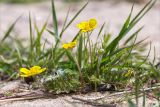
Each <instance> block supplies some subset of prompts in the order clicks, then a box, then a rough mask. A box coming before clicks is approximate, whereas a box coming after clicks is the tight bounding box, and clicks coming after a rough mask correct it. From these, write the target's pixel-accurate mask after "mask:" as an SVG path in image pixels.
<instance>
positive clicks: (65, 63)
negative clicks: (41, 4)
mask: <svg viewBox="0 0 160 107" xmlns="http://www.w3.org/2000/svg"><path fill="white" fill-rule="evenodd" d="M155 2H156V0H151V1H149V2H148V3H147V4H146V5H145V6H144V8H142V10H140V12H139V13H138V14H137V15H135V17H133V18H132V12H133V7H134V5H133V6H132V8H131V12H130V14H129V16H128V17H127V19H126V21H125V23H124V24H123V27H122V29H121V30H120V32H119V34H118V35H117V36H116V37H115V38H114V39H111V37H112V34H111V33H109V32H105V30H104V28H105V23H104V24H103V25H102V26H101V27H100V29H99V32H98V33H97V34H94V33H93V32H94V30H95V29H97V26H98V24H99V23H98V20H97V19H95V18H91V19H88V20H85V21H82V22H80V23H79V24H77V29H79V31H78V32H77V34H76V35H75V37H74V38H73V39H71V40H70V41H69V42H67V43H65V42H63V40H62V37H63V35H64V32H65V31H66V30H67V29H68V28H69V26H70V25H71V24H72V22H73V21H74V20H75V19H76V18H77V16H78V15H79V14H80V13H81V12H82V11H83V9H84V8H85V7H86V6H87V4H88V3H86V4H85V5H84V6H83V7H82V8H81V9H80V10H79V11H78V12H77V13H76V14H75V16H73V17H72V18H71V20H68V15H69V11H68V12H67V15H66V19H65V21H64V24H63V27H62V29H61V30H59V27H58V20H57V16H56V15H57V13H56V9H55V5H54V1H53V0H52V19H53V30H51V29H48V28H47V22H48V19H47V21H46V22H45V23H44V25H43V26H42V28H41V29H39V28H38V26H37V25H36V23H34V22H32V18H31V16H30V15H29V29H30V39H29V43H28V44H27V45H26V46H25V45H23V43H22V41H19V40H18V39H15V38H9V39H11V40H13V41H14V42H13V43H14V44H15V45H14V47H12V45H10V44H9V43H7V42H4V43H3V42H2V43H1V45H0V46H1V48H0V52H1V53H0V54H1V63H0V68H1V72H4V73H5V74H7V75H9V76H11V77H12V75H13V74H14V75H15V74H17V75H20V76H21V77H24V79H25V80H27V79H28V78H33V80H35V79H37V80H38V82H37V84H41V85H43V87H44V88H45V89H46V90H48V91H50V92H54V93H69V92H71V91H81V92H82V90H83V91H84V90H85V91H87V88H88V87H89V89H88V90H90V91H103V90H109V89H107V87H104V86H105V85H103V84H110V85H112V86H114V88H113V89H112V91H113V90H121V89H125V88H126V87H128V86H129V87H131V88H132V89H133V90H134V91H135V96H136V99H138V97H139V93H140V91H139V89H141V88H143V87H144V85H145V84H148V83H149V82H150V80H152V78H153V79H157V80H158V76H159V68H156V67H155V65H154V63H152V62H151V61H150V60H148V56H149V53H150V50H151V49H150V50H149V52H148V55H146V56H144V55H142V54H141V52H142V51H145V46H146V44H145V43H143V42H144V40H145V39H144V40H140V41H137V40H136V39H137V36H138V33H139V32H140V31H141V30H142V29H143V27H140V28H139V29H137V30H136V31H135V32H133V33H132V34H130V33H129V32H130V31H132V29H133V28H134V27H135V26H136V24H137V23H138V22H139V21H140V20H141V19H142V18H143V16H144V15H145V14H146V13H147V12H148V11H149V10H150V9H151V8H152V7H153V5H154V4H155ZM14 24H15V23H14ZM14 24H13V25H12V26H11V28H10V29H9V31H8V32H7V35H5V36H4V38H3V39H2V41H4V40H5V39H6V38H7V37H9V36H8V35H10V32H11V31H12V29H13V26H14ZM33 25H34V29H33ZM33 30H35V31H36V35H35V34H34V33H33ZM59 31H60V32H59ZM44 32H49V34H50V35H51V36H53V37H54V38H53V40H54V41H53V43H52V44H48V42H47V40H45V41H42V36H43V33H44ZM93 36H94V38H96V42H93V39H92V37H93ZM122 41H124V42H123V43H121V42H122ZM46 44H47V45H50V48H46ZM6 59H8V60H6ZM15 67H16V68H15ZM14 68H15V71H16V72H14ZM19 68H21V69H20V73H18V71H19ZM8 72H9V73H8ZM42 72H43V73H42ZM40 73H41V75H37V74H40ZM35 82H36V80H35ZM28 83H29V82H28ZM41 88H42V87H41ZM130 102H131V101H130ZM136 103H138V100H136Z"/></svg>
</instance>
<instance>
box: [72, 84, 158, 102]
mask: <svg viewBox="0 0 160 107" xmlns="http://www.w3.org/2000/svg"><path fill="white" fill-rule="evenodd" d="M158 88H160V86H155V87H148V88H145V89H140V92H146V91H150V90H154V89H158ZM133 92H134V91H133V90H129V91H123V92H118V93H114V94H110V95H104V96H100V97H96V98H93V97H92V98H85V99H81V100H85V101H88V100H90V101H91V100H100V99H103V98H109V97H113V96H117V95H122V94H129V93H133ZM72 98H73V97H72ZM73 99H75V97H74V98H73ZM79 99H80V98H79Z"/></svg>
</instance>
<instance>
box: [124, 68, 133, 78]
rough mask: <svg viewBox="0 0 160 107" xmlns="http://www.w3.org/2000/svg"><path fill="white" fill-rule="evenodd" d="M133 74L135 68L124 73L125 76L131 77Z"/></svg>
mask: <svg viewBox="0 0 160 107" xmlns="http://www.w3.org/2000/svg"><path fill="white" fill-rule="evenodd" d="M132 74H133V70H131V69H129V70H128V71H127V72H126V73H125V74H124V76H125V77H130V76H131V75H132Z"/></svg>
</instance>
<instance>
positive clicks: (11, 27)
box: [1, 16, 21, 43]
mask: <svg viewBox="0 0 160 107" xmlns="http://www.w3.org/2000/svg"><path fill="white" fill-rule="evenodd" d="M20 18H21V16H19V17H18V18H17V19H16V20H15V21H14V22H13V24H12V25H11V26H10V27H9V29H8V30H7V31H6V33H5V35H4V36H3V38H2V40H1V43H2V42H4V41H5V40H6V38H7V37H9V36H10V33H11V32H12V30H13V28H14V26H15V24H16V23H17V21H18V20H19V19H20Z"/></svg>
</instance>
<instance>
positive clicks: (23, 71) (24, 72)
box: [20, 68, 29, 74]
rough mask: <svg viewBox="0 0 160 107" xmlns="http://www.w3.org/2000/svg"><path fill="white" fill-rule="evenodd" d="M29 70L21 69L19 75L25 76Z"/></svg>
mask: <svg viewBox="0 0 160 107" xmlns="http://www.w3.org/2000/svg"><path fill="white" fill-rule="evenodd" d="M28 72H29V70H28V69H27V68H21V69H20V73H23V74H27V73H28Z"/></svg>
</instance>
